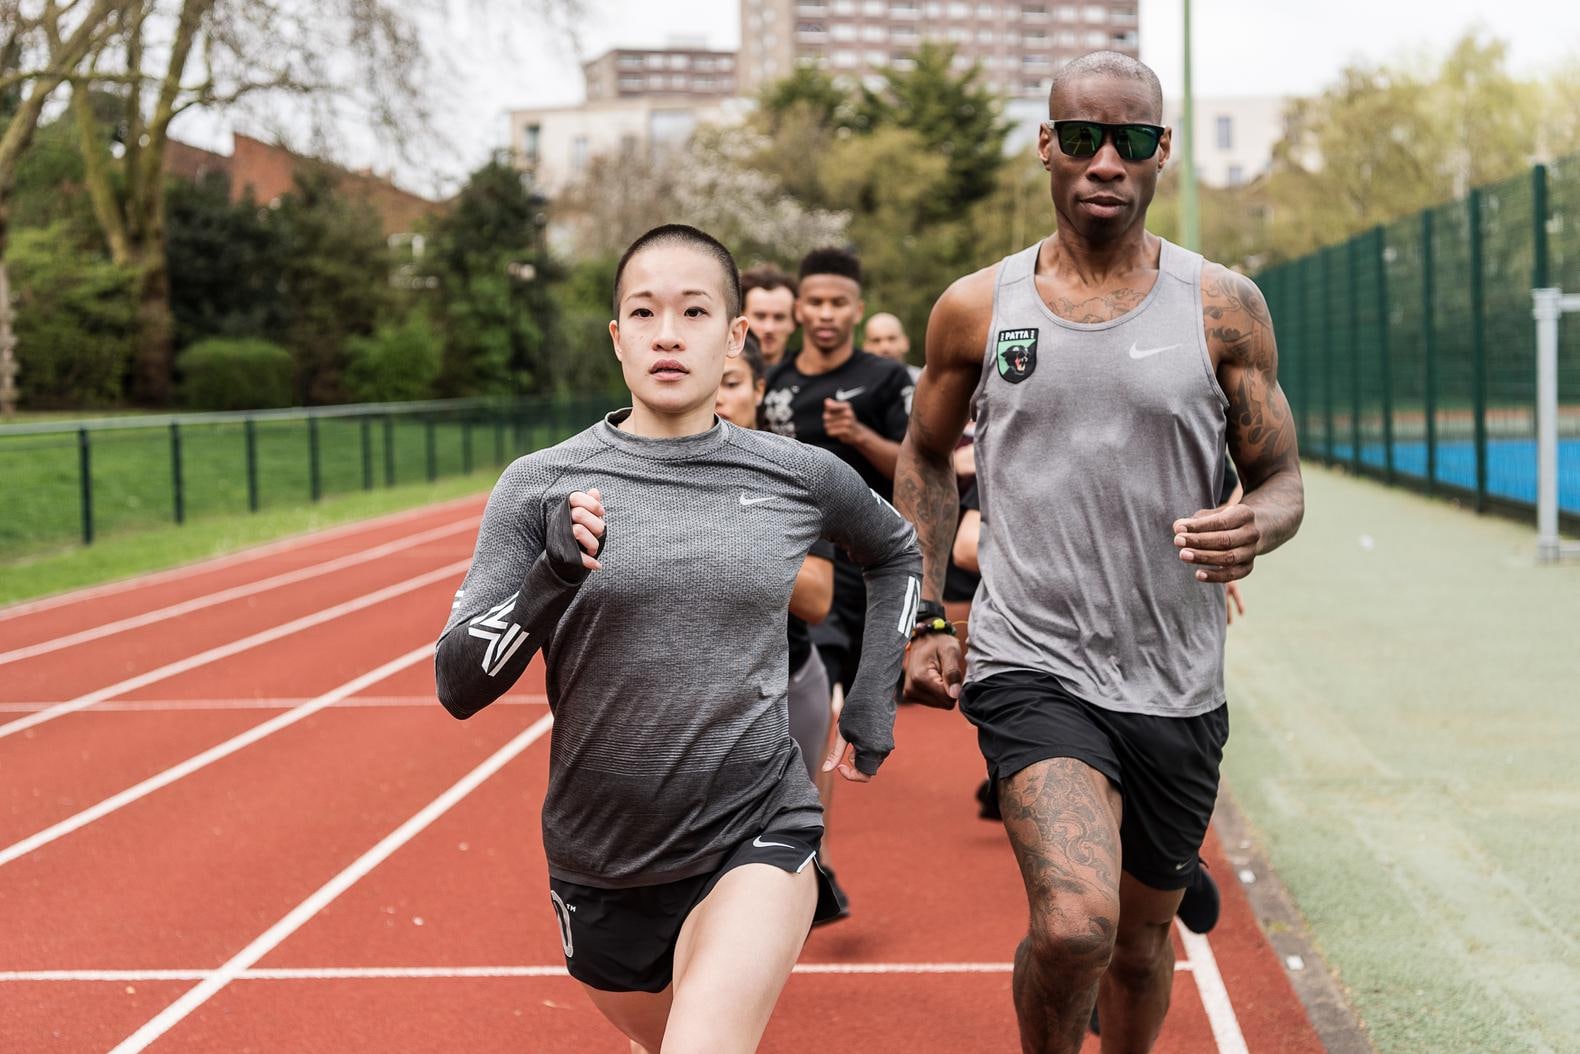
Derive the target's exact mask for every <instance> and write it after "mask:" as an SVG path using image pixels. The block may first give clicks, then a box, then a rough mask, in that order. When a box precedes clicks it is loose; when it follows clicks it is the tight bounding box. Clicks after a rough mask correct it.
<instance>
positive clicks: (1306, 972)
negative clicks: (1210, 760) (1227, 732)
mask: <svg viewBox="0 0 1580 1054" xmlns="http://www.w3.org/2000/svg"><path fill="white" fill-rule="evenodd" d="M1212 822H1213V825H1214V826H1215V827H1216V828H1217V829H1218V840H1219V843H1220V845H1221V847H1222V849H1223V855H1224V856H1225V857H1226V858H1227V859H1228V861H1229V864H1230V866H1231V867H1232V868H1233V869H1234V872H1235V875H1234V877H1233V881H1235V882H1237V883H1239V886H1240V889H1241V890H1243V891H1244V893H1245V896H1246V899H1247V900H1249V901H1250V902H1251V910H1252V911H1253V912H1254V913H1255V915H1256V921H1257V924H1258V925H1260V926H1261V928H1262V932H1263V934H1265V935H1266V936H1267V939H1268V941H1269V943H1271V944H1272V946H1273V951H1274V952H1275V953H1276V954H1277V956H1278V962H1279V966H1280V967H1281V968H1282V969H1283V971H1284V976H1285V977H1287V978H1289V983H1290V984H1291V985H1292V986H1293V987H1294V989H1295V994H1296V995H1297V996H1298V997H1299V998H1300V1002H1301V1005H1302V1006H1304V1007H1305V1009H1306V1016H1307V1017H1308V1018H1310V1020H1311V1025H1312V1027H1313V1028H1315V1029H1316V1031H1317V1036H1318V1038H1320V1039H1321V1040H1322V1045H1323V1046H1324V1047H1325V1048H1326V1049H1327V1050H1328V1052H1329V1054H1376V1052H1377V1048H1376V1047H1375V1046H1373V1045H1372V1041H1371V1037H1370V1036H1369V1035H1368V1034H1367V1032H1366V1026H1365V1025H1363V1024H1362V1023H1361V1020H1360V1017H1359V1016H1358V1015H1357V1014H1356V1013H1355V1010H1354V1009H1353V1008H1352V1007H1351V1006H1350V1004H1349V1001H1348V1000H1347V999H1346V998H1345V996H1344V987H1343V983H1342V982H1341V981H1340V980H1339V977H1338V974H1337V972H1336V971H1335V970H1334V969H1333V967H1332V966H1331V965H1330V964H1329V963H1328V961H1327V959H1326V958H1324V957H1323V955H1322V953H1321V951H1319V950H1318V948H1317V945H1316V942H1315V941H1314V940H1313V939H1312V936H1311V930H1310V928H1309V927H1308V926H1307V925H1306V919H1305V916H1304V915H1302V914H1301V913H1300V909H1299V908H1298V907H1296V906H1295V902H1294V899H1293V898H1292V897H1290V895H1289V890H1287V889H1285V888H1284V883H1283V882H1282V881H1281V880H1280V879H1279V877H1278V873H1277V872H1276V871H1274V870H1273V867H1272V864H1271V863H1270V862H1269V861H1268V859H1267V854H1266V853H1264V852H1263V850H1262V847H1261V843H1260V841H1259V839H1258V838H1257V836H1256V830H1255V828H1254V827H1253V825H1252V824H1251V822H1250V820H1249V819H1248V818H1247V817H1246V815H1245V814H1244V813H1243V812H1241V811H1240V807H1239V806H1238V805H1237V804H1236V803H1235V801H1234V797H1233V795H1232V794H1231V793H1230V791H1229V788H1228V786H1227V781H1225V782H1224V784H1223V785H1222V786H1221V787H1220V789H1219V793H1218V804H1217V809H1216V811H1215V812H1214V813H1213V820H1212ZM1247 868H1249V869H1250V870H1251V872H1252V873H1254V874H1255V875H1256V881H1255V882H1252V883H1245V882H1241V881H1240V879H1239V877H1238V876H1239V873H1240V872H1241V871H1242V870H1245V869H1247ZM1290 956H1299V957H1300V960H1301V961H1302V962H1303V963H1304V968H1303V969H1299V970H1292V969H1290V968H1289V958H1290Z"/></svg>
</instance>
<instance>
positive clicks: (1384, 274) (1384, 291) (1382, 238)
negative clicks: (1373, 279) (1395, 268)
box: [1377, 226, 1394, 483]
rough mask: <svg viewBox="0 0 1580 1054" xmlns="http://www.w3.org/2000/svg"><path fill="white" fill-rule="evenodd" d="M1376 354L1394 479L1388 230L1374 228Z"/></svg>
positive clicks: (1386, 471)
mask: <svg viewBox="0 0 1580 1054" xmlns="http://www.w3.org/2000/svg"><path fill="white" fill-rule="evenodd" d="M1377 353H1378V355H1379V356H1380V358H1381V366H1382V404H1383V475H1384V477H1385V478H1386V479H1387V480H1388V482H1389V483H1392V482H1393V481H1394V460H1393V363H1392V361H1391V360H1390V358H1389V353H1388V232H1387V231H1386V230H1385V229H1384V228H1383V227H1381V226H1378V228H1377Z"/></svg>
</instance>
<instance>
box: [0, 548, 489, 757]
mask: <svg viewBox="0 0 1580 1054" xmlns="http://www.w3.org/2000/svg"><path fill="white" fill-rule="evenodd" d="M471 541H472V540H471V539H470V538H466V539H464V540H461V539H459V537H451V538H448V539H444V540H440V541H435V542H431V543H429V544H427V545H423V546H420V547H418V548H416V549H412V550H407V551H405V552H401V553H398V554H395V555H393V556H391V557H389V558H388V559H386V560H383V561H377V562H375V563H374V564H371V565H368V564H363V565H357V566H353V567H348V568H344V569H342V570H340V571H336V572H333V573H330V574H327V575H323V576H320V577H317V578H314V579H312V580H310V581H307V582H303V583H300V584H298V585H296V586H294V587H288V588H284V589H279V590H272V591H270V592H268V593H263V594H259V595H256V596H252V597H248V598H246V599H245V600H240V601H236V602H234V603H230V604H225V605H221V606H219V607H216V608H214V609H211V610H208V611H204V612H201V613H199V614H197V615H195V616H194V617H192V618H187V619H178V620H175V621H172V622H168V623H156V624H153V625H149V626H142V627H139V628H137V629H133V630H128V631H126V632H124V633H121V634H118V635H117V636H115V637H113V638H110V639H106V640H102V641H95V642H94V643H93V644H92V645H90V646H88V647H87V648H86V649H84V651H83V652H82V653H80V654H79V653H77V652H76V651H75V649H70V650H67V651H62V652H54V653H50V654H45V655H39V656H37V657H35V658H31V659H24V660H21V661H18V662H15V663H12V664H10V665H9V666H8V667H7V668H6V669H5V673H4V676H3V677H0V701H4V702H14V701H23V700H34V699H61V700H72V699H78V698H81V697H84V696H99V695H102V694H103V693H104V692H105V691H106V690H111V689H112V688H113V686H115V685H118V684H122V683H124V682H125V681H127V680H131V679H137V678H143V677H145V676H146V675H149V674H152V673H154V672H155V671H158V670H160V669H161V668H162V667H165V666H169V665H171V664H175V663H179V662H182V661H183V660H188V659H191V658H192V657H194V656H197V655H199V654H202V653H203V652H206V651H209V650H211V649H223V648H226V647H228V646H232V645H236V644H238V643H240V642H242V641H244V640H245V639H246V638H248V637H250V636H252V635H255V634H258V633H262V632H265V631H268V630H272V629H275V628H277V627H281V626H284V625H286V624H288V623H291V622H293V621H299V620H310V619H311V618H312V617H313V616H315V615H319V614H321V613H324V612H326V611H328V610H330V609H332V608H335V607H336V606H338V605H345V604H352V603H354V602H356V601H357V600H359V599H361V598H365V597H367V596H369V595H370V594H373V593H375V592H377V591H379V590H383V589H389V588H390V587H391V583H392V582H393V583H399V582H401V581H403V580H409V579H413V578H417V577H420V576H421V575H423V574H425V573H427V572H430V571H433V570H436V569H438V568H440V567H444V566H447V565H451V564H456V563H458V562H461V561H464V560H466V559H468V558H469V557H470V556H471ZM455 577H456V578H457V579H459V578H460V572H459V571H457V572H456V576H455ZM447 607H448V605H444V606H443V607H441V608H440V609H439V613H438V616H436V618H442V616H443V613H444V611H445V610H446V608H447ZM160 679H161V680H162V679H163V678H160ZM121 694H123V692H121V691H115V692H114V695H121ZM224 694H226V695H233V694H236V693H235V692H234V691H229V690H227V691H226V692H225V693H224ZM112 697H113V696H112ZM0 731H3V726H0Z"/></svg>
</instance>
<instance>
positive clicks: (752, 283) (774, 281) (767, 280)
mask: <svg viewBox="0 0 1580 1054" xmlns="http://www.w3.org/2000/svg"><path fill="white" fill-rule="evenodd" d="M753 289H768V290H772V289H788V290H790V295H791V296H792V297H794V296H796V295H797V294H798V293H799V292H800V290H798V289H797V288H796V280H795V279H794V278H791V277H790V276H789V275H787V274H785V273H784V272H783V271H781V270H779V268H777V267H775V266H774V265H773V264H758V265H757V266H755V267H748V268H747V269H746V270H744V271H742V272H741V296H743V297H744V296H745V295H746V294H747V293H750V292H751V291H752V290H753Z"/></svg>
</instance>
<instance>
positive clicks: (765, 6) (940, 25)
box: [736, 0, 1140, 100]
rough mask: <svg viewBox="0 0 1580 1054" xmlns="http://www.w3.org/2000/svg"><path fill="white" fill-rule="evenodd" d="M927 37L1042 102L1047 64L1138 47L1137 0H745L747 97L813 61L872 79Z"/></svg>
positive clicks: (1021, 95) (992, 83)
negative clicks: (1068, 0)
mask: <svg viewBox="0 0 1580 1054" xmlns="http://www.w3.org/2000/svg"><path fill="white" fill-rule="evenodd" d="M924 40H932V41H940V42H943V43H948V44H952V45H954V47H955V49H956V58H955V61H956V62H957V63H958V64H959V65H960V66H961V67H962V68H964V67H966V66H969V65H970V64H971V63H973V62H977V63H980V64H981V65H982V70H983V77H982V79H983V81H984V83H986V85H987V86H988V87H989V88H991V89H992V90H994V91H996V92H998V93H1000V94H1001V95H1003V96H1005V97H1006V98H1009V99H1012V100H1014V99H1027V100H1033V99H1035V100H1045V99H1046V98H1047V94H1048V85H1049V82H1050V80H1051V79H1052V77H1053V71H1054V70H1055V69H1057V68H1058V67H1059V66H1060V65H1062V64H1063V63H1065V62H1068V61H1069V60H1070V59H1072V58H1075V57H1076V56H1078V55H1084V54H1085V53H1087V52H1089V51H1100V50H1109V51H1118V52H1122V53H1124V54H1127V55H1138V54H1139V49H1140V29H1139V24H1138V15H1137V0H1091V2H1086V3H1056V2H1052V0H1043V2H1038V3H1030V2H1025V0H994V2H985V0H979V2H974V3H967V2H964V0H953V2H941V0H741V54H740V69H739V72H738V75H737V78H736V79H737V81H738V83H739V85H740V91H741V93H742V94H743V95H752V94H754V93H755V92H756V91H757V90H758V89H759V88H760V87H762V86H763V85H764V84H767V83H769V82H772V81H775V80H778V79H780V78H782V77H785V76H788V75H789V74H790V73H791V72H792V71H793V70H794V69H795V68H796V67H797V66H802V65H810V66H815V67H817V68H819V69H823V70H826V71H827V72H829V73H831V74H833V75H835V76H840V77H845V78H849V79H852V80H861V81H865V82H868V83H871V82H872V79H873V78H874V77H875V76H876V73H877V71H878V70H880V69H882V68H884V67H895V68H898V69H904V68H905V67H906V65H907V64H908V63H909V62H910V61H911V56H912V55H913V54H914V53H915V51H916V48H917V47H918V46H919V45H920V44H921V43H922V41H924Z"/></svg>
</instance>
